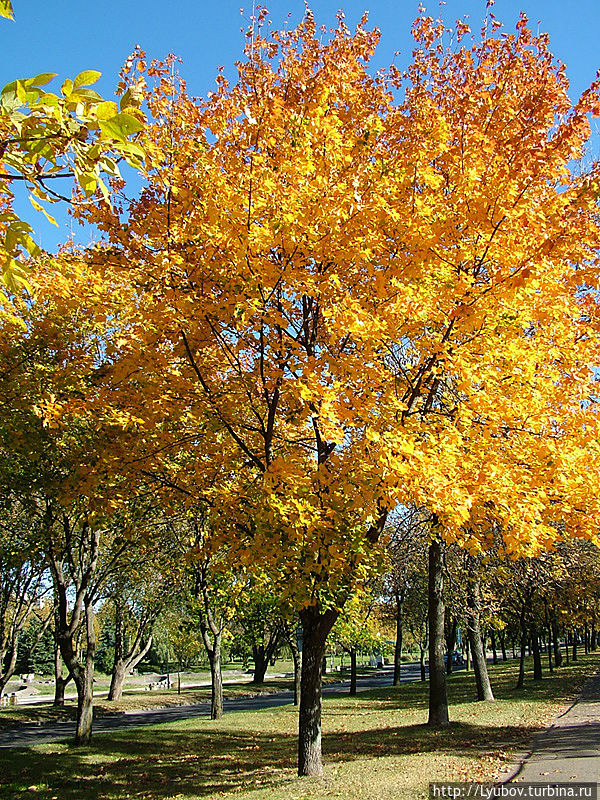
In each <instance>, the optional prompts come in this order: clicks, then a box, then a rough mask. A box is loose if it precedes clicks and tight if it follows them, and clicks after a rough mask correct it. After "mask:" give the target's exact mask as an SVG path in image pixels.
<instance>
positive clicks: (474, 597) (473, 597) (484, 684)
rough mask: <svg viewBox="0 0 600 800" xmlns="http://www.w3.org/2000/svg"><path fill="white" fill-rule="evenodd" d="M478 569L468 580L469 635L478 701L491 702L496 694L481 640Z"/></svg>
mask: <svg viewBox="0 0 600 800" xmlns="http://www.w3.org/2000/svg"><path fill="white" fill-rule="evenodd" d="M476 569H477V567H475V566H473V565H471V566H470V568H469V576H468V580H467V634H468V637H469V645H470V649H471V653H472V654H473V671H474V673H475V686H476V690H477V699H478V700H484V701H486V702H491V701H492V700H493V699H494V693H493V692H492V687H491V685H490V678H489V675H488V671H487V663H486V660H485V652H484V650H483V642H482V639H481V629H480V618H481V601H480V596H479V577H478V576H477V575H476V574H475V570H476Z"/></svg>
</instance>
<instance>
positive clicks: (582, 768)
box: [511, 673, 600, 797]
mask: <svg viewBox="0 0 600 800" xmlns="http://www.w3.org/2000/svg"><path fill="white" fill-rule="evenodd" d="M599 781H600V673H596V675H593V676H592V677H591V678H589V679H588V680H587V681H586V684H585V686H584V687H583V690H582V692H581V695H580V696H579V698H578V699H577V700H576V701H575V702H574V703H573V705H571V706H570V707H569V708H568V709H567V710H566V711H565V712H563V713H562V714H561V715H560V716H558V717H557V718H556V719H555V720H554V722H553V723H552V725H551V726H550V727H549V728H547V729H546V730H545V731H542V732H541V733H539V734H538V735H537V736H536V737H535V738H534V740H533V743H532V747H531V752H530V753H529V754H528V756H527V757H526V758H524V759H523V760H522V762H521V764H520V765H519V766H518V767H517V769H516V774H515V775H514V777H512V779H511V782H514V783H537V784H543V785H546V786H556V785H557V784H563V783H570V784H573V783H593V784H597V783H598V782H599ZM538 796H540V797H541V796H542V795H538ZM547 796H550V795H547ZM582 796H583V795H582Z"/></svg>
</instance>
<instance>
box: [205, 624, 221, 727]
mask: <svg viewBox="0 0 600 800" xmlns="http://www.w3.org/2000/svg"><path fill="white" fill-rule="evenodd" d="M208 663H209V664H210V684H211V698H210V718H211V719H221V717H222V716H223V675H222V673H221V635H220V634H218V635H217V636H214V637H213V646H212V648H211V649H210V652H208Z"/></svg>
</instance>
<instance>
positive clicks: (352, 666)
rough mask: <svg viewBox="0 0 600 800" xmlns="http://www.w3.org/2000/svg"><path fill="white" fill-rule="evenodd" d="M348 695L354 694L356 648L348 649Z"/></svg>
mask: <svg viewBox="0 0 600 800" xmlns="http://www.w3.org/2000/svg"><path fill="white" fill-rule="evenodd" d="M350 694H351V695H355V694H356V648H355V647H352V648H350Z"/></svg>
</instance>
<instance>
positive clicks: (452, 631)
mask: <svg viewBox="0 0 600 800" xmlns="http://www.w3.org/2000/svg"><path fill="white" fill-rule="evenodd" d="M457 629H458V620H457V618H456V617H454V618H453V620H452V623H451V625H450V628H449V630H448V631H447V632H445V634H446V657H447V658H446V675H451V674H452V653H453V652H454V645H455V644H456V631H457Z"/></svg>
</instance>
